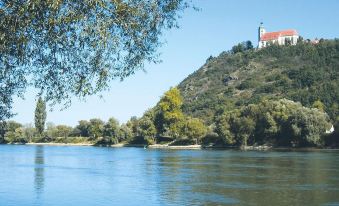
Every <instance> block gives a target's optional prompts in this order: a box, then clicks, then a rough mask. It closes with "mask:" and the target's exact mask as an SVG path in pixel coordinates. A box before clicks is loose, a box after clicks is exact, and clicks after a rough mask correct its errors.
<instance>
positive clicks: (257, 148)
mask: <svg viewBox="0 0 339 206" xmlns="http://www.w3.org/2000/svg"><path fill="white" fill-rule="evenodd" d="M6 144H7V145H33V146H34V145H36V146H83V147H89V146H93V147H112V148H123V147H139V148H144V149H174V150H204V149H205V150H208V149H211V150H227V149H233V150H234V149H235V150H242V151H306V152H307V151H317V150H320V151H326V150H339V148H317V147H301V148H295V147H271V146H246V147H235V146H205V145H168V144H164V145H162V144H154V145H143V144H126V143H118V144H114V145H96V144H93V143H56V142H47V143H43V142H41V143H34V142H30V143H22V144H21V143H6Z"/></svg>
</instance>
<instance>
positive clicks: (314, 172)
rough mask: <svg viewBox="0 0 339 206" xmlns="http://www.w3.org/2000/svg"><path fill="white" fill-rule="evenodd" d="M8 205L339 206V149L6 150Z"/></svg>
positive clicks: (2, 176)
mask: <svg viewBox="0 0 339 206" xmlns="http://www.w3.org/2000/svg"><path fill="white" fill-rule="evenodd" d="M0 205H1V206H12V205H13V206H21V205H22V206H27V205H28V206H29V205H36V206H45V205H46V206H66V205H67V206H72V205H75V206H90V205H91V206H92V205H98V206H106V205H107V206H108V205H138V206H139V205H141V206H147V205H270V206H271V205H275V206H276V205H308V206H309V205H327V206H330V205H331V206H332V205H339V151H338V150H323V151H307V152H301V151H294V152H291V151H290V152H283V151H266V152H265V151H238V150H165V149H143V148H100V147H77V146H33V145H27V146H25V145H0Z"/></svg>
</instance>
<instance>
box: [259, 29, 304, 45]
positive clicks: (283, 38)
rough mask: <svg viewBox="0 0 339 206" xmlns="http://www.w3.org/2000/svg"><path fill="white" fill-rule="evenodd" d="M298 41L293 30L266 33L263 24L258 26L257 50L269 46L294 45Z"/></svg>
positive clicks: (297, 36) (297, 35)
mask: <svg viewBox="0 0 339 206" xmlns="http://www.w3.org/2000/svg"><path fill="white" fill-rule="evenodd" d="M298 39H299V34H298V32H297V31H296V30H295V29H288V30H283V31H276V32H266V29H265V28H264V26H263V23H261V24H260V26H259V34H258V48H259V49H260V48H263V47H266V46H267V45H269V44H272V43H273V44H278V45H285V44H287V43H290V44H291V45H296V44H297V41H298Z"/></svg>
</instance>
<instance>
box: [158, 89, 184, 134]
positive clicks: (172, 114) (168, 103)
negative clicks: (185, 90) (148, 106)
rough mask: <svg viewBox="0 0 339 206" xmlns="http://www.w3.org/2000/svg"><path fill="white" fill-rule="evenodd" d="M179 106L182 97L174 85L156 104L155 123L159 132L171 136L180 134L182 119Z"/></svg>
mask: <svg viewBox="0 0 339 206" xmlns="http://www.w3.org/2000/svg"><path fill="white" fill-rule="evenodd" d="M181 106H182V97H181V95H180V91H179V90H178V89H177V88H176V87H173V88H171V89H170V90H168V91H167V92H165V94H164V96H163V97H162V98H161V99H160V101H159V103H158V105H157V106H156V117H155V124H156V127H157V130H158V132H159V133H160V134H164V135H165V136H166V135H168V136H171V137H179V136H180V133H181V131H180V130H181V128H182V126H183V120H184V114H183V113H182V110H181Z"/></svg>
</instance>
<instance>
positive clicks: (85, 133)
mask: <svg viewBox="0 0 339 206" xmlns="http://www.w3.org/2000/svg"><path fill="white" fill-rule="evenodd" d="M89 126H90V123H89V122H88V121H87V120H80V121H79V123H78V125H77V126H76V128H77V129H78V130H79V131H80V136H81V137H89Z"/></svg>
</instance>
